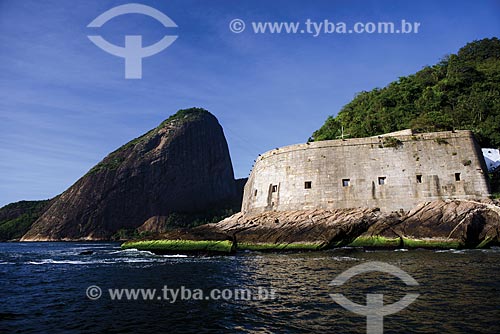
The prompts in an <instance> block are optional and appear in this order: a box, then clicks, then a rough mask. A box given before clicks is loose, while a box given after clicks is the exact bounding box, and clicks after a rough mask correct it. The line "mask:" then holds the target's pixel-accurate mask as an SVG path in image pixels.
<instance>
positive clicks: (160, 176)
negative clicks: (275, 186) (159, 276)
mask: <svg viewBox="0 0 500 334" xmlns="http://www.w3.org/2000/svg"><path fill="white" fill-rule="evenodd" d="M239 201H241V199H239V198H238V190H237V185H236V181H235V180H234V175H233V168H232V164H231V159H230V156H229V150H228V146H227V142H226V139H225V137H224V133H223V130H222V127H221V126H220V124H219V122H218V121H217V119H216V118H215V116H213V115H212V114H211V113H209V112H208V111H206V110H204V109H199V108H192V109H186V110H180V111H179V112H177V113H176V114H175V115H173V116H171V117H170V118H168V119H167V120H165V121H164V122H163V123H161V124H160V125H159V126H158V127H157V128H155V129H153V130H151V131H149V132H147V133H146V134H144V135H143V136H141V137H139V138H136V139H134V140H132V141H130V142H129V143H127V144H125V145H124V146H122V147H120V148H119V149H118V150H116V151H114V152H112V153H111V154H109V155H108V156H107V157H106V158H104V159H103V160H102V161H101V162H100V163H99V164H97V165H96V166H95V167H93V168H92V169H91V170H90V171H89V172H88V173H87V174H86V175H84V176H83V177H82V178H80V179H79V180H78V181H77V182H76V183H75V184H74V185H72V186H71V187H70V188H69V189H67V190H66V191H65V192H64V193H62V194H61V195H60V196H59V197H58V198H57V199H56V200H55V201H54V202H53V203H52V204H51V206H50V207H49V208H48V210H46V211H45V212H44V213H43V214H42V215H41V217H40V218H39V219H38V220H36V222H35V223H34V224H33V225H32V226H31V228H30V229H29V231H28V232H27V233H26V234H25V235H24V236H23V237H22V241H50V240H101V239H110V238H111V237H112V236H113V235H114V234H115V233H116V232H117V231H119V230H123V229H135V228H137V227H139V226H141V225H142V224H143V223H144V222H146V221H147V220H148V219H150V218H151V217H169V216H171V215H173V214H178V213H180V214H182V215H184V216H185V215H189V214H194V215H200V214H205V213H207V212H217V210H223V209H227V208H232V207H234V206H237V205H238V202H239Z"/></svg>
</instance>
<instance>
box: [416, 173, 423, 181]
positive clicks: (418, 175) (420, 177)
mask: <svg viewBox="0 0 500 334" xmlns="http://www.w3.org/2000/svg"><path fill="white" fill-rule="evenodd" d="M417 183H422V175H420V174H417Z"/></svg>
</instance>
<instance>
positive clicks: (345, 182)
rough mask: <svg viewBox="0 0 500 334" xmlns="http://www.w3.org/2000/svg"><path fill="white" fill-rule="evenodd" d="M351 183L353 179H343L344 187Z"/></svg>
mask: <svg viewBox="0 0 500 334" xmlns="http://www.w3.org/2000/svg"><path fill="white" fill-rule="evenodd" d="M350 185H351V179H342V187H349V186H350Z"/></svg>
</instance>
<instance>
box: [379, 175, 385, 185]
mask: <svg viewBox="0 0 500 334" xmlns="http://www.w3.org/2000/svg"><path fill="white" fill-rule="evenodd" d="M385 179H386V177H385V176H379V178H378V184H380V185H383V184H385Z"/></svg>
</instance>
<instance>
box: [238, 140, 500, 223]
mask: <svg viewBox="0 0 500 334" xmlns="http://www.w3.org/2000/svg"><path fill="white" fill-rule="evenodd" d="M489 195H490V189H489V187H488V180H487V170H486V166H485V163H484V158H483V155H482V153H481V150H480V148H479V146H478V145H477V143H476V141H475V139H474V136H473V134H472V132H470V131H453V132H452V131H448V132H437V133H425V134H415V135H405V134H403V135H401V134H391V136H387V135H386V136H385V137H384V136H380V137H371V138H354V139H346V140H327V141H320V142H312V143H307V144H299V145H291V146H285V147H280V148H277V149H274V150H271V151H269V152H266V153H263V154H262V155H260V156H259V158H258V159H257V161H256V162H255V165H254V168H253V169H252V173H251V175H250V178H249V180H248V182H247V184H246V186H245V194H244V199H243V206H242V211H243V212H244V213H246V214H257V213H262V212H266V211H293V210H311V209H325V210H333V209H339V208H372V207H377V208H380V209H381V211H385V212H391V211H399V210H403V211H408V210H410V209H411V208H412V207H414V206H415V205H417V204H418V203H421V202H425V201H434V200H439V199H481V198H488V196H489Z"/></svg>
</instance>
